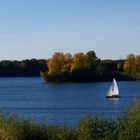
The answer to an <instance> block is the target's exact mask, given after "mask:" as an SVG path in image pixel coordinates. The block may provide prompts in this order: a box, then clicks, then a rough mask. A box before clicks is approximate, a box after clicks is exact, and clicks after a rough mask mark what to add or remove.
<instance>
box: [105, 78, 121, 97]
mask: <svg viewBox="0 0 140 140" xmlns="http://www.w3.org/2000/svg"><path fill="white" fill-rule="evenodd" d="M114 95H119V89H118V85H117V82H116V80H115V79H113V82H112V85H111V86H110V88H109V90H108V92H107V96H114Z"/></svg>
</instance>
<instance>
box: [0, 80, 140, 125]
mask: <svg viewBox="0 0 140 140" xmlns="http://www.w3.org/2000/svg"><path fill="white" fill-rule="evenodd" d="M110 84H111V82H100V83H61V84H51V83H46V82H44V81H42V80H41V79H40V78H0V112H3V113H5V114H8V115H9V114H13V113H15V114H17V115H18V116H21V117H25V118H28V119H30V118H33V119H34V120H36V121H42V120H47V121H48V122H50V123H54V124H64V123H67V124H70V125H74V124H75V123H77V121H78V120H79V119H80V118H81V117H83V116H85V115H87V114H91V115H93V116H96V115H97V114H103V115H105V116H106V117H112V118H117V117H118V116H119V115H120V114H121V112H122V111H123V110H125V109H126V108H128V107H129V106H130V105H132V103H133V102H134V100H136V99H137V98H140V81H136V82H118V86H119V89H120V95H121V98H120V99H106V98H105V96H106V93H107V90H108V89H109V87H110Z"/></svg>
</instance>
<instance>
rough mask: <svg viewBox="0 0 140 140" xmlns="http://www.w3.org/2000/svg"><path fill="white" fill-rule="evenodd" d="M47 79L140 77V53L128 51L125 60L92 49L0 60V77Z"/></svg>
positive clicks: (89, 80)
mask: <svg viewBox="0 0 140 140" xmlns="http://www.w3.org/2000/svg"><path fill="white" fill-rule="evenodd" d="M40 75H41V77H42V78H43V79H45V80H46V81H49V82H55V81H60V82H94V81H110V80H112V78H113V77H114V78H116V79H117V80H140V55H137V56H135V55H134V54H129V55H128V56H127V59H126V60H101V59H99V58H98V57H97V56H96V53H95V52H94V51H89V52H87V53H86V54H85V53H76V54H74V55H73V56H72V55H71V54H70V53H67V54H64V53H62V52H56V53H54V55H53V56H52V58H50V59H48V60H46V59H39V60H37V59H30V60H28V59H27V60H22V61H16V60H15V61H9V60H2V61H0V77H37V76H40Z"/></svg>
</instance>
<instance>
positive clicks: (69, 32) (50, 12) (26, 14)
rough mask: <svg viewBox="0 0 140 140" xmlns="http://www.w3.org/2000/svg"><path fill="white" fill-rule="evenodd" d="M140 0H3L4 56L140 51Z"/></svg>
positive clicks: (0, 42) (0, 37)
mask: <svg viewBox="0 0 140 140" xmlns="http://www.w3.org/2000/svg"><path fill="white" fill-rule="evenodd" d="M139 37H140V0H0V60H3V59H12V60H14V59H18V60H22V59H30V58H37V59H38V58H45V59H47V58H49V57H51V55H52V54H53V53H54V52H56V51H59V52H60V51H63V52H70V53H72V54H74V53H77V52H87V51H90V50H94V51H95V52H96V54H97V56H98V57H100V58H101V59H107V58H109V59H120V58H125V57H126V55H127V54H129V53H134V54H140V38H139Z"/></svg>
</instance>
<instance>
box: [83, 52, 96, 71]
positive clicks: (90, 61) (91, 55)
mask: <svg viewBox="0 0 140 140" xmlns="http://www.w3.org/2000/svg"><path fill="white" fill-rule="evenodd" d="M97 63H98V58H97V56H96V53H95V52H94V51H89V52H87V54H86V64H85V65H86V68H87V69H90V70H93V69H95V67H96V66H97Z"/></svg>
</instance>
